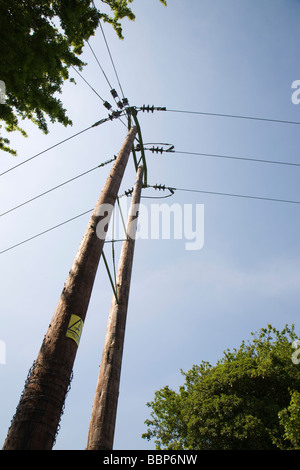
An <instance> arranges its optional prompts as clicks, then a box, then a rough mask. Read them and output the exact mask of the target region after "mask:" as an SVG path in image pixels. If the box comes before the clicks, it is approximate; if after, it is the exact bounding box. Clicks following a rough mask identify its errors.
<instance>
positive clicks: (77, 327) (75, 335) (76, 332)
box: [66, 315, 83, 346]
mask: <svg viewBox="0 0 300 470" xmlns="http://www.w3.org/2000/svg"><path fill="white" fill-rule="evenodd" d="M82 327H83V321H82V319H81V318H80V317H78V315H71V318H70V322H69V326H68V329H67V333H66V337H67V338H71V339H73V340H74V341H75V343H76V344H77V346H78V345H79V341H80V336H81V333H82Z"/></svg>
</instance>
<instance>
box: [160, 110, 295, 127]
mask: <svg viewBox="0 0 300 470" xmlns="http://www.w3.org/2000/svg"><path fill="white" fill-rule="evenodd" d="M166 111H168V112H169V113H185V114H201V115H204V116H219V117H228V118H236V119H251V120H254V121H266V122H277V123H282V124H297V125H300V122H297V121H285V120H281V119H269V118H261V117H253V116H240V115H235V114H220V113H206V112H203V111H184V110H178V109H166Z"/></svg>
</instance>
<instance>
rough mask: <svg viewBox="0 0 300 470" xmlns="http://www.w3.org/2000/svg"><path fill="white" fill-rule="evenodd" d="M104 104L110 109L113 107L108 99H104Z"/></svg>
mask: <svg viewBox="0 0 300 470" xmlns="http://www.w3.org/2000/svg"><path fill="white" fill-rule="evenodd" d="M103 106H104V107H105V108H106V109H108V110H110V109H111V108H112V105H111V104H109V102H108V101H104V103H103Z"/></svg>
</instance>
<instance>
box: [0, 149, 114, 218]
mask: <svg viewBox="0 0 300 470" xmlns="http://www.w3.org/2000/svg"><path fill="white" fill-rule="evenodd" d="M114 160H115V158H112V159H110V160H107V161H106V162H103V163H100V165H97V166H95V167H94V168H91V169H90V170H87V171H85V172H83V173H80V174H79V175H77V176H74V177H73V178H71V179H69V180H67V181H64V182H63V183H60V184H58V185H57V186H54V187H53V188H50V189H48V190H47V191H44V192H43V193H41V194H38V195H37V196H35V197H33V198H31V199H28V200H27V201H25V202H22V203H21V204H19V205H17V206H15V207H13V208H11V209H9V210H7V211H5V212H3V213H2V214H0V217H2V216H4V215H6V214H9V213H10V212H12V211H14V210H16V209H19V208H20V207H23V206H25V205H26V204H29V203H30V202H32V201H35V200H36V199H38V198H40V197H42V196H45V195H46V194H49V193H50V192H52V191H54V190H56V189H58V188H61V187H62V186H64V185H66V184H68V183H71V182H72V181H75V180H76V179H78V178H81V177H82V176H84V175H87V174H88V173H91V172H92V171H94V170H97V169H98V168H101V167H103V166H105V165H107V164H108V163H111V162H113V161H114Z"/></svg>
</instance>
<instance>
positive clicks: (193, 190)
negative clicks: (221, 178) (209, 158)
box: [166, 186, 300, 204]
mask: <svg viewBox="0 0 300 470" xmlns="http://www.w3.org/2000/svg"><path fill="white" fill-rule="evenodd" d="M166 189H170V190H173V191H185V192H190V193H202V194H213V195H217V196H230V197H239V198H246V199H258V200H261V201H273V202H284V203H288V204H300V201H292V200H287V199H276V198H271V197H260V196H249V195H246V194H232V193H221V192H217V191H204V190H200V189H185V188H174V187H173V186H171V187H169V188H166Z"/></svg>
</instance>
